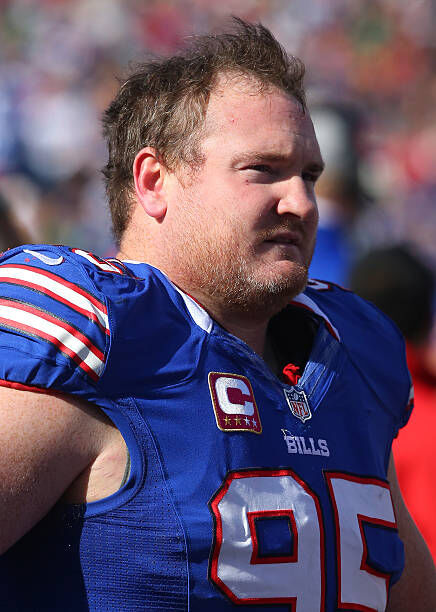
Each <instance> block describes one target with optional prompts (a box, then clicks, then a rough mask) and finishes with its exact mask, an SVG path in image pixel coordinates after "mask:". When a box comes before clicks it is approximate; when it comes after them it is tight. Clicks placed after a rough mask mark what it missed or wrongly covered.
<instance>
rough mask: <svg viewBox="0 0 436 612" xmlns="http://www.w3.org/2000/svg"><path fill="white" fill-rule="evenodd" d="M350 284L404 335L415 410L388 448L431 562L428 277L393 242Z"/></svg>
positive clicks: (435, 388) (434, 376)
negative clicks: (393, 322) (391, 245)
mask: <svg viewBox="0 0 436 612" xmlns="http://www.w3.org/2000/svg"><path fill="white" fill-rule="evenodd" d="M350 285H351V288H352V289H353V290H354V291H356V293H358V294H359V295H361V296H362V297H364V298H365V299H367V300H369V301H371V302H373V303H374V304H375V305H376V306H377V307H378V308H380V310H382V311H383V312H385V313H386V314H387V315H389V316H390V317H391V319H392V320H393V321H395V323H396V324H397V325H398V327H399V328H400V330H401V331H402V333H403V335H404V337H405V339H406V349H407V362H408V365H409V370H410V373H411V375H412V380H413V383H414V387H415V409H414V411H413V412H412V416H411V418H410V422H409V424H408V425H407V427H405V428H404V429H402V430H401V431H400V434H399V436H398V438H397V439H396V440H395V441H394V447H393V452H394V457H395V463H396V467H397V473H398V480H399V482H400V486H401V490H402V492H403V496H404V499H405V501H406V504H407V506H408V508H409V511H410V513H411V514H412V516H413V518H414V519H415V522H416V524H417V525H418V528H419V529H420V531H421V533H422V535H423V536H424V538H425V540H426V541H427V544H428V546H429V548H430V551H431V553H432V555H433V558H434V560H435V562H436V521H435V518H434V517H435V512H436V489H435V484H434V474H435V470H436V455H435V452H434V435H435V432H436V372H435V371H432V369H431V361H430V359H429V357H430V351H431V349H432V347H431V342H430V340H431V330H432V325H433V311H432V307H433V300H434V288H435V281H434V276H433V274H432V272H431V271H430V270H429V269H428V268H427V266H426V265H424V264H423V263H422V262H421V261H420V260H419V259H418V258H417V257H416V256H415V255H414V254H413V253H412V252H411V251H410V250H409V249H407V248H406V247H402V246H397V247H391V248H386V249H379V250H375V251H373V252H371V253H369V254H368V255H366V256H365V257H364V258H363V259H361V260H360V261H359V262H358V263H357V264H356V265H355V267H354V269H353V270H352V274H351V280H350Z"/></svg>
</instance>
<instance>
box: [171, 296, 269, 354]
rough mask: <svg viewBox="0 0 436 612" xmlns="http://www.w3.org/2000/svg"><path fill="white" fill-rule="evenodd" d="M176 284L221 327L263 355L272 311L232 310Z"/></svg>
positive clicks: (208, 297)
mask: <svg viewBox="0 0 436 612" xmlns="http://www.w3.org/2000/svg"><path fill="white" fill-rule="evenodd" d="M178 286H180V288H181V289H182V290H183V291H185V292H186V293H188V294H189V295H191V296H192V297H193V298H194V299H195V300H196V301H197V302H198V303H199V304H201V306H202V307H203V308H204V309H205V310H206V311H207V312H208V313H209V315H210V316H211V317H212V318H213V319H215V321H217V322H218V323H219V324H220V325H221V327H223V328H224V329H225V330H227V331H228V332H229V333H231V334H232V335H233V336H236V337H237V338H239V339H240V340H242V341H243V342H245V343H246V344H248V346H250V347H251V348H252V349H253V351H254V352H255V353H257V354H258V355H260V356H263V354H264V351H265V343H266V332H267V327H268V323H269V319H270V317H271V316H272V314H274V313H270V312H265V311H263V310H262V311H259V310H256V309H255V308H254V307H253V309H251V310H250V311H243V312H241V311H237V310H232V309H231V308H228V307H227V306H225V305H220V304H219V303H217V302H216V301H214V299H213V298H211V297H210V296H208V295H203V294H201V293H200V292H196V291H190V290H189V289H185V288H184V287H183V286H181V285H178Z"/></svg>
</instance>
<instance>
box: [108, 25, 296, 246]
mask: <svg viewBox="0 0 436 612" xmlns="http://www.w3.org/2000/svg"><path fill="white" fill-rule="evenodd" d="M233 26H234V27H233V28H232V29H231V30H230V31H226V32H224V33H220V34H208V35H201V36H195V37H193V38H192V39H191V43H190V45H189V47H188V48H187V49H185V50H183V51H181V52H180V53H179V54H178V55H175V56H173V57H169V58H163V59H153V60H150V61H148V62H144V63H142V64H140V65H138V66H137V67H136V69H135V71H134V72H132V74H131V75H130V76H129V77H128V79H127V80H126V81H125V82H124V84H123V85H122V86H121V88H120V90H119V92H118V94H117V96H116V97H115V99H114V100H113V102H112V103H111V105H110V106H109V108H108V109H107V110H106V112H105V114H104V117H103V133H104V136H105V138H106V139H107V142H108V149H109V159H108V163H107V165H106V166H105V167H104V169H103V174H104V176H105V178H106V192H107V195H108V200H109V207H110V210H111V215H112V226H113V234H114V237H115V240H116V241H117V243H119V242H120V240H121V237H122V234H123V232H124V230H125V229H126V226H127V224H128V221H129V217H130V209H131V193H132V168H133V162H134V159H135V157H136V154H137V153H138V151H140V150H141V149H142V148H143V147H146V146H150V147H154V148H155V149H156V151H157V154H158V155H159V158H160V160H161V161H162V162H163V163H164V164H165V166H166V167H167V168H169V169H171V170H174V169H175V168H176V167H178V166H179V165H181V164H187V165H189V166H191V167H195V166H196V165H199V164H200V163H201V161H202V156H201V147H200V144H201V136H202V127H203V124H204V118H205V114H206V110H207V104H208V101H209V96H210V93H211V91H212V89H213V87H214V85H215V83H216V80H217V78H218V76H219V75H222V74H225V73H234V74H236V75H238V74H240V75H246V76H249V77H253V78H254V79H255V81H257V82H258V83H259V85H260V87H268V86H276V87H278V88H279V89H281V90H283V91H285V92H287V93H289V94H290V95H292V96H294V97H295V98H296V99H297V100H298V101H299V102H300V103H301V105H302V106H303V108H306V102H305V94H304V89H303V76H304V65H303V63H302V62H301V61H300V60H299V59H297V58H295V57H293V56H290V55H288V54H287V53H286V52H285V50H284V49H283V47H282V46H281V45H280V44H279V42H278V41H277V40H276V39H275V38H274V37H273V35H272V34H271V32H270V31H269V30H268V29H267V28H265V27H264V26H262V25H261V24H250V23H246V22H244V21H242V20H241V19H238V18H236V17H235V18H233Z"/></svg>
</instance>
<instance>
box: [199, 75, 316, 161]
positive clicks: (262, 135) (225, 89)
mask: <svg viewBox="0 0 436 612" xmlns="http://www.w3.org/2000/svg"><path fill="white" fill-rule="evenodd" d="M205 128H206V130H205V132H206V137H205V141H204V144H206V145H207V144H208V143H209V144H210V145H212V146H215V145H216V143H217V141H220V142H223V143H224V142H225V143H226V144H227V145H228V146H229V147H236V148H246V147H249V148H250V147H254V148H257V149H259V148H260V149H262V150H268V149H271V151H273V152H275V150H276V149H280V151H281V152H282V153H284V154H286V152H288V151H289V152H290V153H291V152H294V153H295V146H296V145H297V146H299V148H302V149H304V151H305V152H306V153H308V154H310V155H312V156H316V157H319V158H320V153H319V147H318V143H317V140H316V136H315V132H314V129H313V124H312V120H311V119H310V116H309V113H308V112H307V111H306V112H304V110H303V108H302V106H301V104H300V103H299V102H298V101H297V100H296V99H295V98H294V97H293V96H291V95H289V94H287V93H286V92H284V91H282V90H279V89H278V88H276V87H274V86H271V87H267V88H262V87H261V86H260V85H259V84H258V83H257V82H255V81H253V80H250V79H248V78H245V79H244V78H242V79H241V78H237V77H230V78H228V79H224V78H221V80H220V82H219V83H218V84H217V86H216V87H215V88H214V90H213V91H212V93H211V96H210V100H209V104H208V108H207V112H206V118H205Z"/></svg>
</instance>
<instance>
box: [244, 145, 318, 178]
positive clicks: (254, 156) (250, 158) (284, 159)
mask: <svg viewBox="0 0 436 612" xmlns="http://www.w3.org/2000/svg"><path fill="white" fill-rule="evenodd" d="M291 157H292V156H291V155H285V154H283V153H260V152H259V151H251V152H249V153H240V154H237V155H235V156H234V157H233V158H232V165H235V164H241V163H243V164H244V163H247V164H248V163H250V164H253V163H256V162H259V163H260V162H270V163H289V160H290V159H291ZM324 168H325V164H324V162H323V161H322V160H321V161H320V162H313V163H310V164H309V165H308V166H307V169H308V170H311V171H312V172H317V173H319V174H321V172H322V171H323V170H324Z"/></svg>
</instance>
